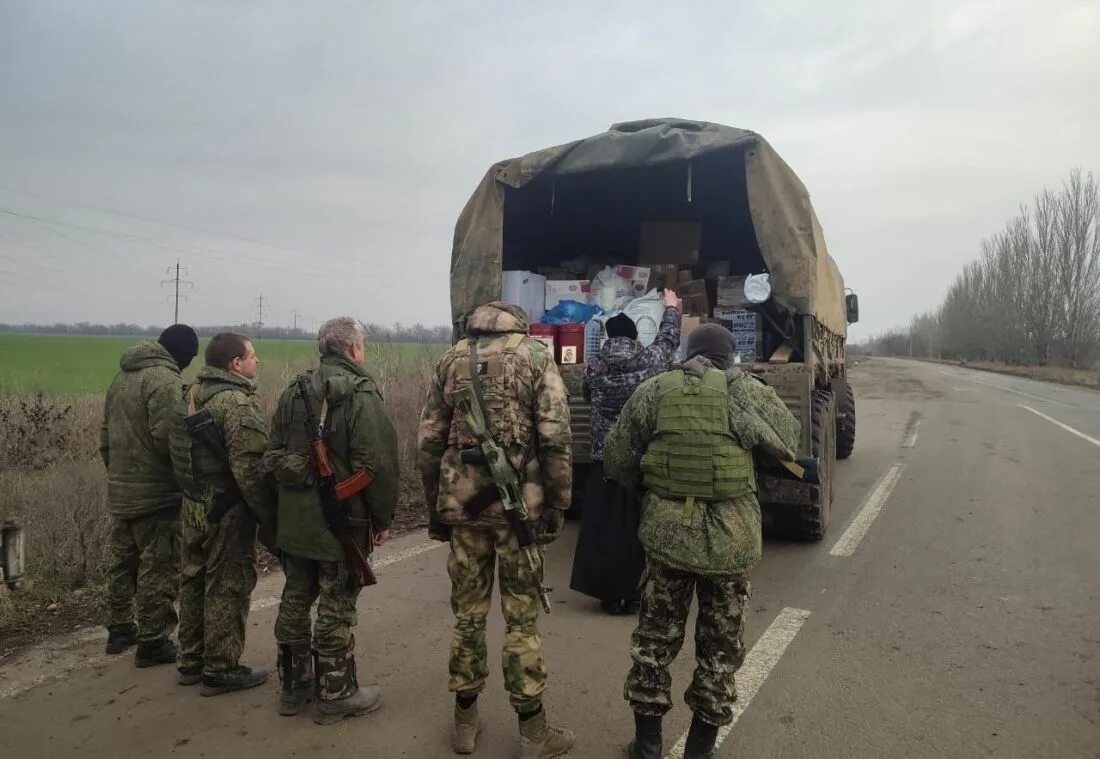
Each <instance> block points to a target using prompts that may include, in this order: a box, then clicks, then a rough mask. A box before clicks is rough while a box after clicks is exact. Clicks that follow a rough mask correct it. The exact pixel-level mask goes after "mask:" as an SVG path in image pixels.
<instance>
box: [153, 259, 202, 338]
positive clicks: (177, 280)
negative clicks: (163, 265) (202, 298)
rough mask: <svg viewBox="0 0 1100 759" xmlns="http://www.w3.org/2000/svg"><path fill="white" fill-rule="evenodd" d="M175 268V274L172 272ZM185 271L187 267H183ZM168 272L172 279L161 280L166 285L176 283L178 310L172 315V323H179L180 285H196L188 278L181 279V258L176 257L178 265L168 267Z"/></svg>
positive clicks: (161, 284)
mask: <svg viewBox="0 0 1100 759" xmlns="http://www.w3.org/2000/svg"><path fill="white" fill-rule="evenodd" d="M173 270H175V274H174V275H173V273H172V272H173ZM183 271H184V272H186V271H187V269H183ZM168 274H169V276H171V279H162V280H161V281H160V286H161V287H164V286H165V285H171V284H175V286H176V298H175V300H176V310H175V315H174V316H173V317H172V323H173V324H179V322H180V285H187V286H188V287H194V286H195V285H194V284H193V283H191V282H188V281H187V280H186V279H180V260H179V259H178V258H177V259H176V265H175V266H169V267H168ZM183 299H184V300H187V296H186V295H185V296H183Z"/></svg>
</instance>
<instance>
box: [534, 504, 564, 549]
mask: <svg viewBox="0 0 1100 759" xmlns="http://www.w3.org/2000/svg"><path fill="white" fill-rule="evenodd" d="M564 530H565V512H564V511H562V510H561V509H555V508H553V507H552V506H546V507H544V508H543V510H542V519H540V520H539V534H538V544H539V545H540V546H545V545H549V544H550V543H553V542H554V541H555V540H557V539H558V538H560V537H561V534H562V532H564Z"/></svg>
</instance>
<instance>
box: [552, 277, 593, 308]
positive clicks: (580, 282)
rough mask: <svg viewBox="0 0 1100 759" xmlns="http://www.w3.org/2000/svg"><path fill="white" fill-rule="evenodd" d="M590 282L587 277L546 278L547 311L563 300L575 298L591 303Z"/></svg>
mask: <svg viewBox="0 0 1100 759" xmlns="http://www.w3.org/2000/svg"><path fill="white" fill-rule="evenodd" d="M591 296H592V282H591V281H590V280H587V279H566V280H551V279H547V280H546V303H545V308H546V310H547V311H549V310H550V309H552V308H553V307H554V306H556V305H558V304H559V303H561V302H562V301H563V300H576V301H580V302H581V303H591V302H592V301H591Z"/></svg>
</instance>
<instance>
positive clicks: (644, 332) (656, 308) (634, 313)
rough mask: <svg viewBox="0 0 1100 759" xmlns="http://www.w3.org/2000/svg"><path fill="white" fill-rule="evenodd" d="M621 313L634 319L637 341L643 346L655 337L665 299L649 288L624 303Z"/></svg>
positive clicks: (651, 341)
mask: <svg viewBox="0 0 1100 759" xmlns="http://www.w3.org/2000/svg"><path fill="white" fill-rule="evenodd" d="M623 313H624V314H626V315H627V316H629V317H630V318H631V319H632V320H633V321H634V326H636V327H637V328H638V342H639V343H641V344H642V345H643V346H649V345H652V344H653V341H654V340H656V339H657V330H658V329H659V328H660V326H661V318H662V317H663V316H664V315H665V301H664V298H662V297H661V296H660V295H658V294H657V291H656V290H655V289H654V290H650V291H649V292H647V293H646V294H645V295H643V296H642V297H640V298H635V299H634V300H632V301H630V302H629V303H627V304H626V308H624V309H623Z"/></svg>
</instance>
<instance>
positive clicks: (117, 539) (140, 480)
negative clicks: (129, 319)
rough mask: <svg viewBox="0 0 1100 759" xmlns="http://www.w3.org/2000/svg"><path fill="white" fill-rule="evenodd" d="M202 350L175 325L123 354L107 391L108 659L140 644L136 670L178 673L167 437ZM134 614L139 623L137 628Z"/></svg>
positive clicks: (176, 552) (175, 545)
mask: <svg viewBox="0 0 1100 759" xmlns="http://www.w3.org/2000/svg"><path fill="white" fill-rule="evenodd" d="M198 350H199V340H198V337H197V336H196V335H195V331H194V330H193V329H191V328H190V327H188V326H187V325H185V324H174V325H172V326H171V327H168V329H166V330H164V332H162V333H161V335H160V337H159V338H157V340H156V341H155V342H152V341H149V342H144V343H141V344H140V345H137V346H135V347H133V348H131V349H129V350H127V351H126V352H125V353H123V354H122V359H121V360H120V361H119V372H118V374H116V375H115V377H114V379H113V380H111V384H110V386H109V387H108V388H107V400H106V403H105V404H104V410H103V423H102V425H101V426H100V436H99V440H100V442H99V454H100V456H101V457H102V459H103V463H104V465H105V466H106V467H107V498H108V501H109V502H110V508H111V522H112V524H111V533H110V537H109V538H108V546H107V551H108V568H107V597H106V601H105V604H104V607H105V608H104V616H105V617H106V624H107V630H108V634H107V653H108V654H118V653H122V652H123V651H125V650H126V649H127V648H129V647H130V646H132V645H134V644H135V643H136V644H137V654H136V657H135V661H136V664H137V666H139V667H152V666H154V665H157V664H173V663H175V661H176V654H177V648H176V644H175V643H174V642H173V641H172V640H171V638H169V636H170V635H171V634H172V631H173V630H174V629H175V627H176V622H177V617H176V610H175V601H176V596H177V594H178V592H179V569H180V567H179V560H180V522H179V512H180V488H179V486H178V485H177V483H176V478H175V476H174V474H173V471H172V460H171V455H170V452H169V447H170V442H169V438H170V435H171V431H172V430H173V428H174V427H175V426H176V425H177V424H179V423H180V414H181V403H180V401H181V398H182V395H183V378H182V377H181V376H180V370H181V369H185V368H187V366H188V365H189V364H190V363H191V360H192V359H193V358H194V357H195V355H196V354H197V353H198ZM135 606H136V610H137V624H136V625H135V624H134V611H135Z"/></svg>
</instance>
